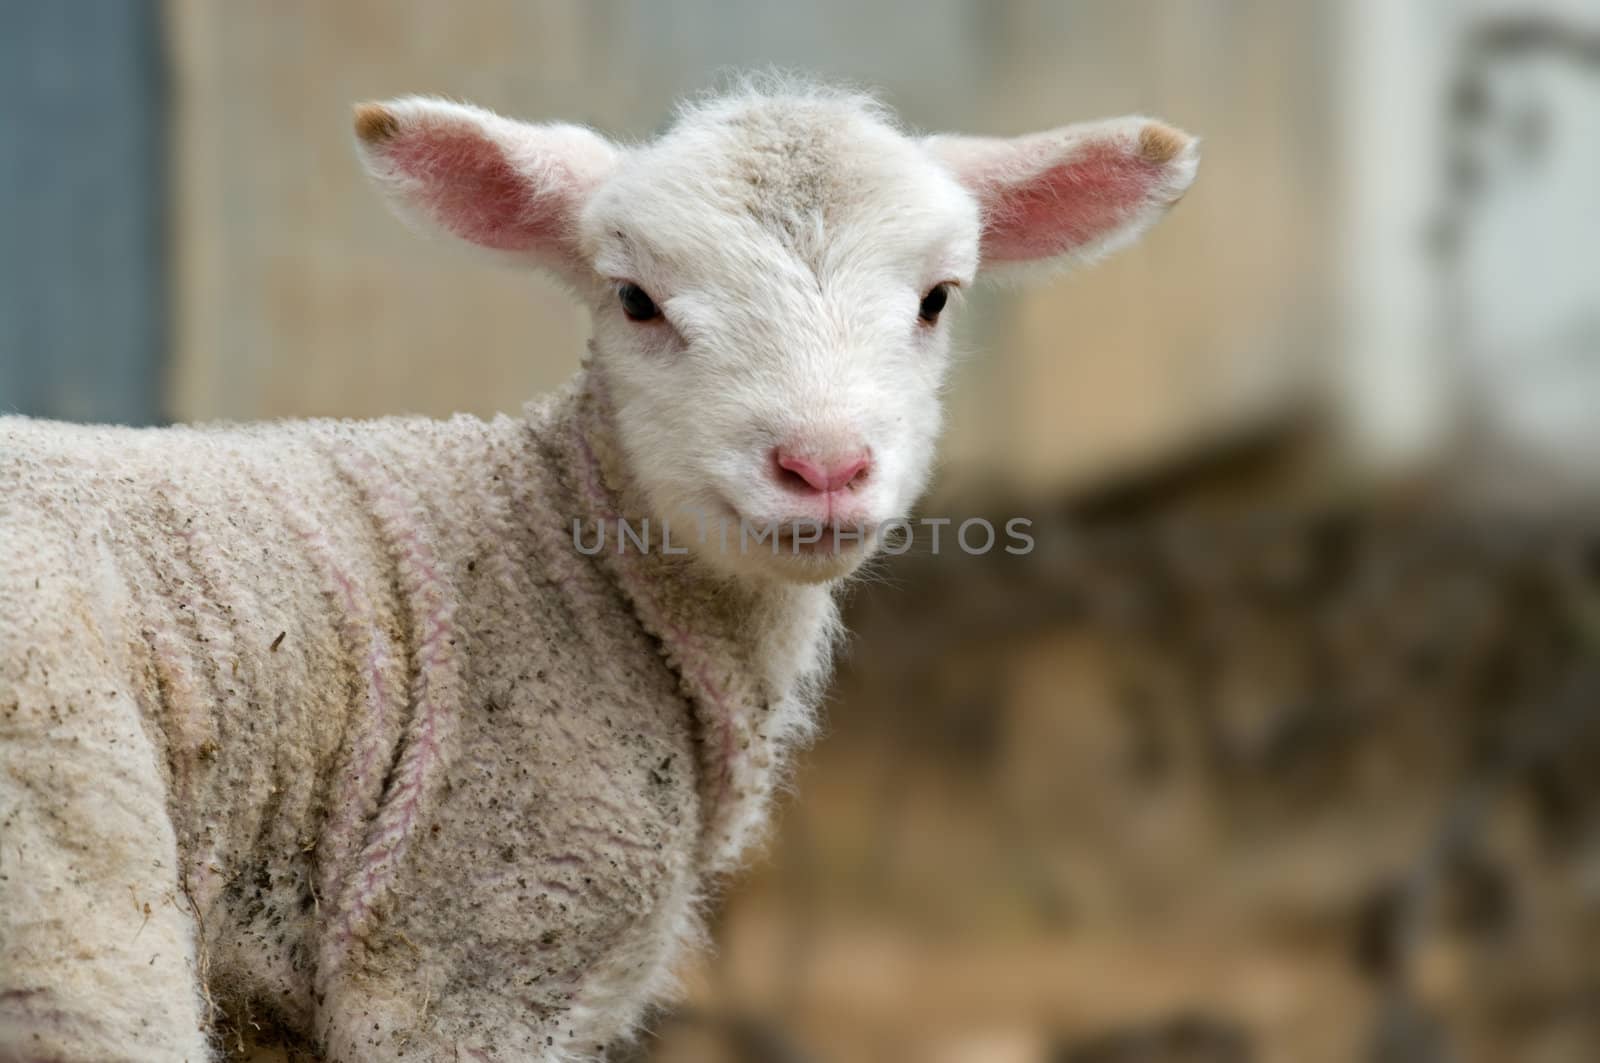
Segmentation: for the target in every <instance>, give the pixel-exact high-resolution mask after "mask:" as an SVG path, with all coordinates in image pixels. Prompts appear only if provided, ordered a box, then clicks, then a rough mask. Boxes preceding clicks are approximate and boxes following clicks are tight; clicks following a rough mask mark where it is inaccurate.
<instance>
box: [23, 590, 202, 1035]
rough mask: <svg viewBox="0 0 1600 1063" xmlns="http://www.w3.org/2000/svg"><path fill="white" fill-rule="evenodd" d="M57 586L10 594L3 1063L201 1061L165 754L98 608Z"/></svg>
mask: <svg viewBox="0 0 1600 1063" xmlns="http://www.w3.org/2000/svg"><path fill="white" fill-rule="evenodd" d="M29 582H30V583H31V582H32V581H29ZM49 590H50V588H49V586H48V585H46V586H45V587H44V588H43V589H42V592H41V594H40V595H39V596H35V597H34V598H33V600H31V601H29V602H27V603H23V602H20V601H15V600H8V599H10V598H11V597H12V596H10V595H7V594H5V593H0V606H5V607H9V608H10V609H11V610H12V611H9V612H8V614H7V616H8V619H10V620H12V621H13V624H12V625H11V626H9V627H8V626H7V625H6V624H4V623H0V636H4V638H0V642H4V643H5V644H4V645H3V646H0V650H3V652H0V1063H13V1061H29V1063H32V1061H45V1060H49V1061H52V1063H54V1061H60V1063H80V1061H82V1063H87V1061H90V1060H111V1059H116V1060H150V1061H152V1063H153V1061H157V1060H159V1061H161V1063H172V1061H177V1060H187V1061H189V1063H202V1061H203V1060H207V1059H210V1058H211V1053H210V1051H209V1049H208V1047H207V1040H206V1034H205V1032H204V1031H203V1030H202V1028H201V1025H202V1008H201V996H200V992H199V986H198V982H197V980H196V977H195V953H194V933H193V930H192V927H191V920H190V918H189V916H188V914H187V913H188V905H187V902H186V900H185V898H184V897H183V896H182V895H181V894H179V893H178V891H177V889H176V883H177V881H178V878H177V871H176V868H177V843H176V838H175V836H174V832H173V828H172V824H171V821H170V819H169V817H168V814H167V807H166V800H165V796H164V793H163V789H162V785H163V784H162V780H161V776H160V773H159V771H158V769H157V760H156V756H155V751H154V749H153V748H152V746H151V743H150V741H149V739H148V738H147V737H146V735H145V733H144V731H143V730H142V728H141V727H140V724H139V719H138V710H137V707H136V705H135V703H134V701H133V698H132V696H131V695H130V693H129V692H128V691H127V690H126V681H124V682H123V685H122V687H121V688H119V686H118V684H117V683H116V681H115V680H113V679H111V678H108V676H109V675H110V674H111V672H112V671H113V670H112V669H108V668H107V667H106V662H107V661H108V659H109V658H110V657H111V656H112V655H113V654H114V651H113V650H111V649H110V648H109V647H108V646H107V641H109V640H102V639H101V638H100V637H99V634H98V632H97V630H96V628H97V627H98V626H99V625H97V624H96V623H95V621H94V619H93V618H92V617H91V616H90V615H89V613H90V612H91V610H86V609H84V608H81V606H82V605H83V602H82V599H81V598H79V597H77V596H73V597H74V598H75V599H76V601H74V602H72V603H70V606H77V607H70V606H69V603H67V602H64V601H62V600H56V601H49V600H43V601H41V598H44V599H48V598H49V597H50V595H49ZM3 591H4V588H3V587H0V592H3ZM24 605H26V607H27V608H28V610H29V612H20V611H19V610H20V609H21V608H23V607H24ZM57 606H62V608H57ZM19 616H21V617H27V618H28V619H27V623H26V626H25V627H23V626H20V625H17V624H16V623H15V621H16V619H17V618H18V617H19ZM19 636H20V638H17V637H19ZM19 642H20V644H19Z"/></svg>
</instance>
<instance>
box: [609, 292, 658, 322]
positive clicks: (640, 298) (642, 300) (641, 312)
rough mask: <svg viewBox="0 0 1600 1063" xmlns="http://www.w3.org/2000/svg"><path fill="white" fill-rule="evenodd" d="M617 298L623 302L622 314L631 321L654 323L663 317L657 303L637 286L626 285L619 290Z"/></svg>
mask: <svg viewBox="0 0 1600 1063" xmlns="http://www.w3.org/2000/svg"><path fill="white" fill-rule="evenodd" d="M617 296H618V297H619V298H620V299H621V300H622V312H623V313H624V314H627V315H628V319H629V320H630V321H654V320H655V319H656V318H658V317H660V316H661V308H660V307H659V306H657V305H656V301H655V300H654V299H652V298H650V296H649V295H647V294H645V290H644V289H643V288H641V287H639V286H638V285H637V284H624V285H623V286H622V287H621V288H619V289H617Z"/></svg>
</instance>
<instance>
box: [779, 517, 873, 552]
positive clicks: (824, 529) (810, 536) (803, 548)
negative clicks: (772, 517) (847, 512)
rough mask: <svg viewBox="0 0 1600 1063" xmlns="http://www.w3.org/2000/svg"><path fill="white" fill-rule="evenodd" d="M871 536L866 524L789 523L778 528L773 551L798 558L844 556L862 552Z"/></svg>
mask: <svg viewBox="0 0 1600 1063" xmlns="http://www.w3.org/2000/svg"><path fill="white" fill-rule="evenodd" d="M873 537H874V529H873V528H872V527H871V526H870V525H866V524H835V523H832V522H826V523H820V524H819V523H816V522H813V521H791V522H787V523H784V524H782V525H780V526H779V527H778V533H777V552H778V553H779V554H790V555H798V556H801V557H832V556H835V555H838V556H844V555H847V554H850V553H854V552H855V551H858V550H863V549H865V548H866V547H867V545H868V544H869V543H871V542H872V540H873Z"/></svg>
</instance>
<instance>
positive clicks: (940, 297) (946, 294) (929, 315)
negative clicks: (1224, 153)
mask: <svg viewBox="0 0 1600 1063" xmlns="http://www.w3.org/2000/svg"><path fill="white" fill-rule="evenodd" d="M949 301H950V285H948V284H935V285H934V286H933V287H932V288H929V289H928V294H927V295H924V296H923V297H922V305H921V306H919V307H917V316H918V317H919V318H921V319H922V320H923V322H924V323H925V324H929V325H931V324H933V323H934V322H935V321H938V320H939V311H941V310H943V309H944V304H945V303H947V302H949Z"/></svg>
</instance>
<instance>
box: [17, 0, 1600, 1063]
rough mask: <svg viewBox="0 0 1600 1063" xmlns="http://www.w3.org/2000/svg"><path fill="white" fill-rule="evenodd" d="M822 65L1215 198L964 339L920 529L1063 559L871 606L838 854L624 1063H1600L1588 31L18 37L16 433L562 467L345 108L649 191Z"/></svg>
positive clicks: (1583, 9) (1596, 425)
mask: <svg viewBox="0 0 1600 1063" xmlns="http://www.w3.org/2000/svg"><path fill="white" fill-rule="evenodd" d="M774 64H775V65H779V66H784V67H792V68H799V69H803V70H808V71H812V72H815V73H817V74H820V75H822V76H825V77H839V78H845V79H849V80H851V81H854V82H858V83H863V84H866V85H869V86H873V87H876V88H877V89H878V90H879V91H881V93H882V95H883V96H884V98H885V99H886V100H887V101H888V102H889V103H891V104H892V105H893V106H894V107H895V108H896V109H898V110H899V112H900V113H901V114H902V115H903V116H904V118H905V120H906V121H907V122H908V123H910V124H912V125H913V126H915V127H918V128H922V129H929V130H931V129H959V130H962V131H967V132H976V133H988V134H1013V133H1021V132H1025V131H1029V130H1033V129H1037V128H1042V127H1047V126H1051V125H1056V124H1060V123H1062V122H1065V121H1069V120H1076V119H1084V118H1092V117H1099V116H1104V115H1112V114H1120V113H1127V112H1136V111H1137V112H1145V113H1149V114H1154V115H1160V116H1162V117H1164V118H1166V119H1167V120H1169V121H1171V122H1173V123H1175V124H1177V125H1180V126H1183V127H1184V128H1187V129H1189V130H1191V131H1193V132H1196V133H1198V134H1200V135H1201V136H1202V137H1203V138H1204V141H1205V145H1204V150H1205V162H1204V165H1203V167H1202V170H1201V176H1200V180H1199V182H1198V184H1197V185H1196V187H1195V189H1194V190H1193V191H1192V192H1191V193H1190V194H1189V196H1188V198H1187V199H1186V200H1185V201H1184V202H1183V203H1182V204H1181V205H1180V206H1179V208H1178V209H1177V210H1176V211H1175V212H1174V214H1173V215H1172V216H1171V218H1170V219H1169V220H1167V221H1166V222H1165V223H1163V224H1162V225H1161V226H1160V227H1158V228H1157V229H1156V230H1155V231H1154V232H1152V233H1151V235H1150V236H1149V237H1148V238H1147V239H1146V240H1145V241H1144V242H1143V243H1142V244H1141V245H1139V246H1138V247H1136V248H1135V249H1133V250H1131V251H1128V252H1125V253H1123V254H1121V255H1120V256H1118V257H1116V258H1114V259H1113V260H1111V261H1109V262H1107V263H1105V264H1103V265H1102V266H1100V267H1098V268H1097V269H1095V270H1092V271H1086V272H1082V273H1079V274H1075V275H1070V276H1067V277H1063V278H1060V279H1057V280H1054V281H1052V282H1050V283H1048V284H1044V285H1042V286H1037V287H1032V288H1028V289H1015V290H983V291H981V292H979V293H977V294H976V295H975V296H974V298H973V299H972V300H971V303H970V304H969V306H968V307H967V309H966V311H965V312H964V315H963V320H962V322H961V325H960V329H961V333H960V335H961V344H962V347H963V348H964V349H965V350H967V351H968V352H970V353H969V354H968V355H967V356H966V357H965V358H964V359H963V361H962V364H961V366H960V368H959V370H958V373H957V380H956V382H955V386H954V387H953V389H952V393H951V404H952V405H951V414H952V417H951V427H950V431H949V434H948V437H947V439H946V441H945V446H944V449H943V454H942V460H941V465H940V470H941V471H940V475H939V477H938V481H937V485H936V487H935V490H934V493H933V496H932V498H931V499H930V500H929V502H928V503H927V507H926V508H927V509H928V511H930V512H934V511H937V512H938V513H939V514H941V515H944V514H949V515H953V516H956V517H958V518H959V517H962V516H968V515H982V516H990V517H995V518H999V520H997V521H996V523H999V522H1000V521H1001V520H1004V519H1005V518H1009V517H1011V516H1014V515H1026V516H1029V517H1030V518H1031V519H1033V520H1034V522H1035V525H1034V533H1035V535H1036V537H1037V539H1038V543H1039V545H1038V548H1037V549H1036V550H1035V551H1034V552H1033V553H1032V554H1031V555H1028V556H1026V557H1014V556H1011V555H1006V554H996V555H993V556H989V557H986V558H973V557H968V556H966V555H964V554H961V553H959V552H957V551H947V552H945V553H944V554H942V555H940V556H937V557H935V556H915V555H908V556H906V557H904V558H901V559H898V560H895V561H893V562H891V563H887V564H885V565H883V566H882V567H881V568H880V569H879V570H878V572H877V575H876V576H875V578H873V579H870V580H868V581H864V582H863V583H861V584H860V585H858V586H857V587H855V588H854V589H853V590H852V591H851V593H850V596H849V606H848V611H849V615H850V618H851V623H852V627H853V628H854V630H855V632H856V634H855V636H854V638H853V640H852V642H851V644H850V647H849V650H848V651H847V653H846V656H845V660H844V662H843V667H842V669H841V672H840V675H839V678H838V681H837V683H836V686H835V689H834V691H833V693H832V694H831V696H830V698H829V702H828V705H827V708H826V713H827V725H826V731H825V735H824V737H823V738H822V740H821V741H820V742H819V743H818V744H817V745H816V747H815V748H813V749H812V750H810V751H809V752H807V753H806V754H804V755H803V756H802V757H801V758H799V763H798V766H797V770H796V773H795V790H796V792H797V794H798V797H788V798H786V799H785V800H784V801H783V802H782V803H781V806H780V809H779V813H778V817H777V823H776V826H775V828H774V831H773V837H772V842H771V844H770V846H769V847H768V850H767V852H766V853H765V854H764V855H763V856H762V857H760V858H758V859H755V860H753V861H752V866H751V869H750V872H749V873H748V874H746V875H744V876H743V877H741V878H739V879H738V880H736V881H734V882H732V883H731V884H730V885H729V887H728V889H727V890H726V892H725V894H724V895H723V896H721V897H720V898H719V899H718V900H717V903H715V904H714V905H713V906H712V907H711V928H712V935H713V937H714V940H715V945H716V948H715V951H714V952H713V953H712V954H710V955H709V956H706V957H704V958H702V959H700V960H698V961H696V962H695V963H694V964H693V965H691V967H690V968H689V969H688V970H687V971H686V972H685V984H686V992H685V995H684V999H683V1001H682V1003H681V1004H679V1005H677V1006H674V1007H672V1008H670V1009H667V1010H665V1011H663V1012H662V1013H661V1014H660V1015H659V1016H658V1017H657V1018H656V1019H655V1021H654V1022H653V1023H652V1025H651V1028H650V1030H649V1032H648V1033H647V1034H646V1035H645V1036H644V1037H643V1038H642V1039H641V1040H640V1042H639V1043H638V1044H637V1045H636V1046H634V1047H633V1048H631V1049H628V1050H626V1051H619V1052H618V1055H617V1058H618V1060H623V1059H626V1060H628V1061H630V1063H645V1061H663V1063H664V1061H690V1060H705V1061H711V1063H716V1061H740V1063H746V1061H748V1063H755V1061H773V1063H789V1061H795V1063H801V1061H816V1063H833V1061H838V1063H852V1061H858V1060H861V1061H866V1060H891V1061H894V1060H914V1061H923V1060H926V1061H933V1063H969V1061H970V1063H1136V1061H1137V1063H1178V1061H1182V1063H1235V1061H1240V1063H1242V1061H1277V1060H1292V1061H1306V1063H1317V1061H1323V1060H1327V1061H1372V1063H1435V1061H1439V1063H1443V1061H1500V1060H1506V1061H1534V1063H1544V1061H1549V1063H1556V1061H1561V1063H1565V1061H1592V1060H1595V1059H1600V519H1597V515H1596V506H1595V502H1596V499H1597V497H1600V9H1597V8H1596V6H1595V4H1594V2H1593V0H1586V2H1578V0H1574V2H1571V3H1545V4H1540V5H1530V4H1516V5H1511V4H1492V3H1478V4H1473V3H1451V2H1449V0H1346V2H1333V0H1327V2H1307V3H1298V4H1281V3H1275V2H1272V0H1205V2H1202V0H1173V2H1170V3H1149V4H1128V3H1117V2H1115V0H1103V2H1054V3H1052V2H1045V0H1037V2H1022V0H1016V2H1010V0H1007V2H998V0H918V2H916V3H911V2H900V0H871V2H861V0H827V2H823V3H818V4H810V5H801V4H793V3H785V2H781V0H740V2H734V0H682V2H672V3H651V2H647V0H632V2H625V0H594V2H577V0H573V2H566V3H563V2H554V0H552V2H532V0H470V2H462V3H455V4H443V3H434V2H431V0H408V2H395V0H385V2H379V0H227V2H223V0H169V2H166V3H158V2H152V0H145V2H140V0H103V2H90V0H55V2H45V0H36V2H30V0H4V2H0V410H4V411H5V412H20V413H26V414H34V415H40V416H48V417H58V418H67V419H75V420H112V421H122V422H130V423H147V424H159V423H163V422H167V421H172V420H193V419H215V418H226V419H248V418H264V417H284V416H301V415H349V416H368V415H375V414H382V413H394V412H402V411H413V412H422V413H429V414H447V413H450V412H454V411H458V410H465V411H472V412H477V413H483V414H487V413H490V412H493V411H498V410H505V411H515V410H517V409H519V407H520V406H521V404H522V403H523V401H525V400H526V399H528V398H529V397H531V396H533V395H534V394H536V393H538V392H540V391H543V390H546V389H549V388H551V387H553V386H554V385H556V384H557V383H559V382H560V381H561V380H563V379H564V378H565V377H566V376H567V375H568V374H570V373H571V372H572V371H573V370H574V368H575V367H576V365H577V362H578V357H579V354H580V353H581V351H582V348H583V342H584V338H585V323H584V320H583V318H582V316H581V314H580V313H579V311H577V310H576V309H574V308H573V307H572V306H570V305H569V304H568V302H567V301H566V299H565V298H564V297H563V296H562V295H561V294H560V293H559V292H558V291H557V290H556V289H555V288H554V287H553V286H552V285H550V284H548V283H546V282H545V281H543V280H542V279H539V278H536V277H529V276H522V275H517V274H514V273H505V272H498V271H495V270H493V269H490V268H488V267H484V266H481V265H478V264H476V263H474V262H473V261H471V260H470V259H468V258H466V257H465V256H458V255H455V254H452V253H451V252H450V251H449V250H448V249H446V248H443V247H430V246H428V245H427V244H425V243H424V242H422V241H420V240H418V239H417V238H416V237H414V236H413V235H412V234H410V233H408V232H407V231H406V230H405V229H404V228H403V227H402V226H401V225H399V224H398V223H396V222H395V221H393V220H392V219H391V218H390V217H389V216H388V215H387V214H386V213H385V211H384V209H383V207H382V206H381V205H380V204H379V202H378V200H377V198H376V196H375V195H373V194H372V192H371V191H370V190H369V189H368V188H367V187H366V186H365V184H364V182H363V179H362V177H361V175H360V173H359V170H358V167H357V165H356V162H355V159H354V157H353V153H352V150H351V147H350V133H349V107H350V104H351V103H352V102H353V101H357V100H361V99H366V98H371V97H382V96H389V95H396V94H401V93H410V92H426V93H439V94H445V95H450V96H455V97H459V98H465V99H470V100H472V101H474V102H477V103H480V104H483V105H486V106H488V107H491V108H494V109H496V110H500V111H502V112H505V113H507V114H510V115H514V116H519V117H527V118H538V119H547V118H563V119H571V120H577V121H580V122H586V123H590V124H593V125H595V126H597V127H599V128H602V129H604V130H607V131H609V132H612V133H614V134H617V135H619V136H622V137H632V138H640V137H645V136H648V135H649V134H650V133H651V132H652V131H653V130H655V129H658V128H659V127H660V126H661V124H662V122H663V121H664V119H665V118H667V116H668V106H669V101H670V100H672V99H673V98H674V97H675V96H678V95H680V94H683V93H687V92H694V91H698V90H701V89H704V88H706V87H707V86H709V85H712V84H714V83H715V82H716V81H717V80H718V78H719V76H723V75H725V73H726V72H727V71H728V70H729V69H730V68H738V67H750V66H766V65H774ZM240 1051H241V1053H242V1052H243V1049H240ZM258 1051H259V1050H258ZM284 1051H285V1050H270V1051H268V1052H267V1053H266V1054H264V1055H261V1056H260V1057H259V1058H282V1057H283V1053H284ZM287 1051H289V1053H290V1054H291V1055H293V1050H292V1049H290V1050H287ZM273 1053H276V1054H273Z"/></svg>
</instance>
